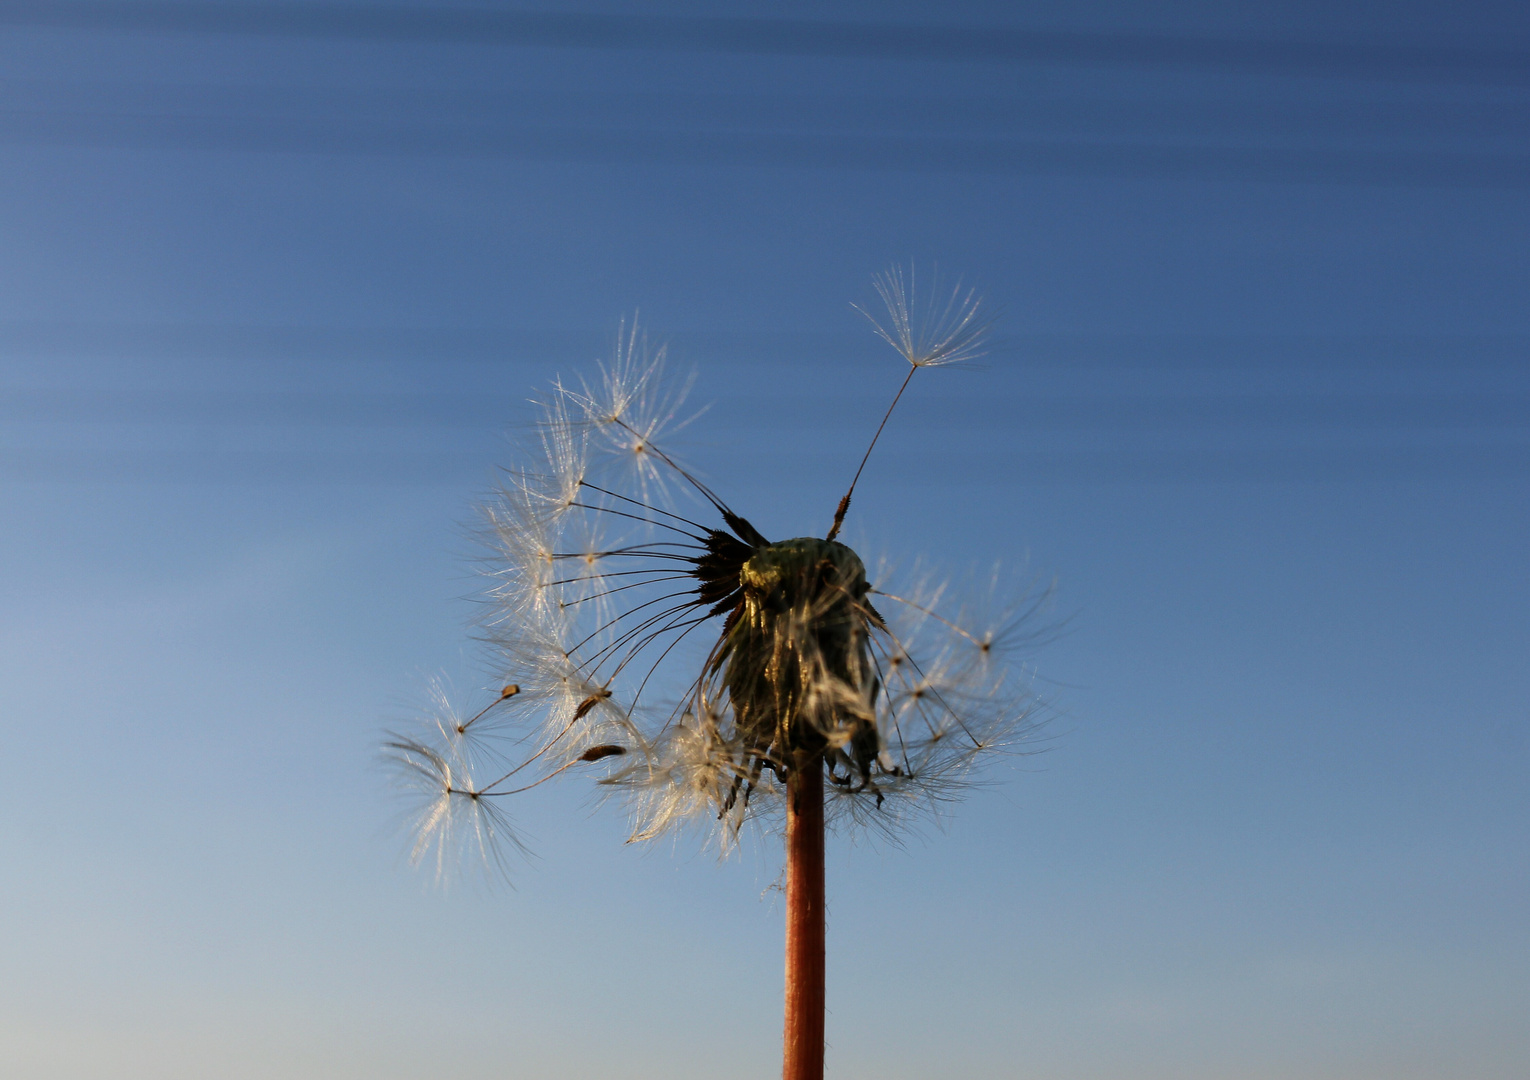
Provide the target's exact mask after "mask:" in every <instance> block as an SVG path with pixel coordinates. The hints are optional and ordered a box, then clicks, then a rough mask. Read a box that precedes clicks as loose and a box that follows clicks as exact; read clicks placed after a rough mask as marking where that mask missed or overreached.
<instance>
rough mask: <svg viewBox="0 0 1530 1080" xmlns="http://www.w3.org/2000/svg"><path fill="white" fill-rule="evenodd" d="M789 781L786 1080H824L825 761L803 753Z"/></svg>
mask: <svg viewBox="0 0 1530 1080" xmlns="http://www.w3.org/2000/svg"><path fill="white" fill-rule="evenodd" d="M795 758H796V760H795V761H794V762H793V767H792V771H791V775H790V776H789V777H788V778H787V781H786V1027H785V1033H784V1036H783V1055H782V1063H781V1077H782V1080H823V1012H824V882H823V876H824V874H823V756H822V754H820V753H810V752H808V751H803V750H799V751H797V752H796V755H795Z"/></svg>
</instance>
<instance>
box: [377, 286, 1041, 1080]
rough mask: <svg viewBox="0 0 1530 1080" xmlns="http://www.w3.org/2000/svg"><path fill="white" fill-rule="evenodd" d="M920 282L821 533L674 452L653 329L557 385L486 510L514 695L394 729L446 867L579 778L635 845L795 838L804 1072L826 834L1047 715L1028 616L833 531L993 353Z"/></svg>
mask: <svg viewBox="0 0 1530 1080" xmlns="http://www.w3.org/2000/svg"><path fill="white" fill-rule="evenodd" d="M913 284H914V282H913V272H912V270H910V271H909V273H908V274H907V275H905V274H904V273H903V272H902V271H901V270H899V269H896V268H895V269H893V270H891V271H889V272H888V273H886V274H883V275H881V276H880V277H878V278H877V279H876V288H877V291H878V292H879V294H880V295H881V298H882V300H883V303H884V305H885V308H886V314H885V317H884V318H883V319H882V320H881V321H878V320H876V319H873V322H874V323H875V324H876V326H877V331H878V333H879V334H880V335H881V336H882V337H883V338H884V339H885V340H887V341H888V342H889V343H890V344H892V346H893V347H894V348H895V349H896V350H897V351H898V353H899V354H900V355H901V356H902V357H903V359H904V360H905V361H907V363H908V365H909V370H908V373H907V376H906V377H905V379H904V381H903V384H902V386H900V387H899V389H898V391H897V394H896V395H895V396H894V398H893V402H892V405H891V406H889V408H888V412H887V416H884V417H883V420H882V424H881V426H879V427H878V428H877V431H876V433H875V435H874V436H873V438H872V440H871V444H870V446H868V448H867V451H866V455H865V456H864V457H863V458H862V459H861V462H860V466H859V467H858V468H857V470H856V472H855V474H854V477H853V478H852V480H851V483H850V487H849V489H848V490H847V491H846V494H845V496H844V498H843V499H841V501H840V503H839V505H838V507H837V508H836V510H835V512H834V515H833V519H832V522H831V524H830V527H829V529H828V530H827V533H826V535H825V536H824V537H823V538H818V537H796V538H792V539H785V540H777V541H772V540H770V539H767V538H766V537H765V536H764V535H763V534H762V533H761V532H760V531H759V530H758V529H756V528H755V527H754V526H753V525H752V524H751V523H750V522H749V521H748V520H747V519H746V518H744V517H743V516H741V515H740V514H739V513H737V512H736V511H735V510H733V509H732V508H731V507H730V506H729V505H728V504H727V503H725V502H724V501H723V500H722V498H721V497H720V496H719V495H718V494H716V493H715V492H714V491H713V490H712V489H711V488H710V487H709V486H708V485H707V484H706V483H704V482H703V481H702V480H701V479H700V478H699V477H698V476H697V474H696V472H695V471H694V470H692V469H690V468H689V467H687V466H686V465H684V464H683V463H681V462H680V461H679V460H678V459H677V458H676V457H674V456H673V455H672V454H671V453H670V452H669V451H668V450H667V449H665V446H666V444H667V438H668V436H669V435H671V434H673V432H674V430H675V429H676V428H677V427H679V426H681V425H682V424H683V423H684V421H683V420H681V419H679V410H680V408H681V406H682V403H683V401H684V397H685V390H686V389H687V387H686V386H684V385H682V386H678V387H677V386H675V385H674V384H673V383H671V382H670V381H668V380H667V379H666V378H665V357H664V353H663V350H662V349H659V350H652V349H650V348H649V347H648V345H647V343H646V341H645V340H644V338H643V337H642V335H641V334H640V332H639V331H638V329H637V328H636V326H632V327H630V328H626V327H624V328H623V332H622V335H621V338H620V342H619V347H618V350H617V353H616V357H615V359H614V360H613V361H612V362H611V363H610V364H609V365H608V366H605V367H602V368H601V369H600V371H599V374H598V377H597V378H595V379H593V380H589V381H585V382H580V383H579V384H578V385H577V387H574V386H566V385H562V384H558V385H555V386H554V388H553V391H552V393H551V394H550V395H549V396H548V397H547V398H546V399H545V400H544V401H542V402H541V407H542V422H541V425H540V428H539V440H538V445H536V446H535V447H534V451H535V452H534V453H533V454H532V455H530V456H529V457H528V460H526V461H524V462H522V463H521V465H520V466H519V467H518V468H517V469H516V470H515V471H513V472H510V473H508V474H507V475H506V479H505V482H504V484H503V486H502V488H501V490H500V491H499V492H498V494H497V495H496V496H495V498H494V499H493V500H492V501H491V502H490V504H489V505H488V507H487V508H486V510H485V522H486V525H487V531H486V537H487V540H488V543H489V545H490V548H491V550H492V560H491V566H490V574H491V584H490V589H489V593H490V599H491V601H492V603H491V604H490V605H488V610H489V612H490V615H489V616H488V618H487V619H486V620H485V624H484V631H485V637H486V639H487V640H488V642H489V643H490V645H491V646H492V648H493V649H494V651H495V655H496V657H497V658H498V663H499V664H500V665H501V666H502V669H503V671H504V675H505V678H504V687H503V689H502V690H501V691H500V693H499V696H498V697H497V698H495V699H494V700H492V701H490V702H489V703H488V704H487V705H486V706H485V707H484V708H483V709H482V710H480V711H478V712H477V713H475V714H473V715H472V716H470V717H467V718H466V719H460V718H459V717H458V715H457V714H456V713H454V712H452V711H451V709H450V708H449V706H448V705H447V704H446V701H445V699H444V696H442V695H438V698H439V699H440V700H438V702H437V707H436V709H435V711H434V714H433V717H432V718H431V720H430V721H429V722H428V723H427V724H426V726H425V731H424V733H423V734H420V735H418V736H412V735H411V736H402V735H401V736H396V737H394V738H393V739H392V740H391V741H390V742H389V743H388V744H387V748H388V751H389V753H390V754H391V756H392V758H393V760H394V762H395V764H396V766H397V767H398V769H399V772H400V775H401V776H402V778H403V779H404V780H405V782H406V784H407V785H408V786H409V787H410V789H411V790H412V791H413V792H414V793H415V794H416V795H417V796H418V797H419V798H420V800H421V802H420V805H419V806H418V807H417V810H416V813H415V816H414V819H413V825H414V835H415V842H414V846H413V849H412V855H413V857H414V859H415V861H417V862H429V863H431V864H433V865H434V866H435V867H436V869H437V872H438V873H439V872H441V871H442V869H443V868H444V867H445V866H446V865H447V863H448V861H449V859H450V858H452V857H453V856H460V855H462V854H464V853H465V854H468V855H474V856H477V857H478V858H479V859H480V860H483V861H484V862H485V863H486V864H488V865H490V866H492V867H494V868H496V869H502V868H503V866H504V862H503V853H504V851H505V849H506V847H509V848H511V849H513V848H515V847H516V846H517V845H518V842H517V840H516V837H515V835H514V833H513V832H512V831H511V828H510V821H509V818H508V816H507V815H506V814H505V812H504V809H503V807H504V803H503V802H502V801H501V800H502V799H503V798H505V797H507V796H510V795H514V794H518V793H521V792H524V791H526V790H528V789H530V788H534V787H536V786H538V785H539V784H541V783H544V782H546V781H547V780H550V779H552V778H554V777H557V776H562V775H564V774H565V773H573V774H577V775H585V776H587V777H590V778H592V779H594V781H595V782H596V783H597V784H598V785H600V787H601V789H602V790H603V791H604V792H606V793H607V794H608V795H612V796H616V797H619V798H621V799H622V800H624V801H625V802H626V803H627V804H628V806H629V807H630V810H631V813H632V818H633V827H632V834H631V839H632V840H633V841H642V840H650V839H653V838H655V837H659V836H662V835H666V834H669V833H672V832H675V831H683V830H692V831H695V832H698V833H700V834H701V837H702V839H703V842H710V843H714V844H716V845H717V846H718V847H719V848H720V849H721V850H722V851H724V852H726V851H728V850H730V849H731V848H732V847H733V846H734V845H735V844H736V843H737V842H738V840H739V838H740V835H741V833H742V831H743V830H744V829H745V828H746V827H757V828H759V829H760V830H762V831H764V832H767V833H769V832H775V831H781V832H784V834H785V847H786V909H787V934H786V949H787V976H786V988H787V1004H786V1035H785V1062H786V1064H785V1073H784V1075H785V1076H786V1077H788V1078H789V1080H801V1078H808V1077H821V1075H822V1069H823V1016H824V1000H823V986H824V979H823V975H824V858H823V854H824V836H825V832H826V830H827V829H829V828H834V829H839V830H844V831H850V832H854V831H856V830H864V829H869V830H873V831H880V832H883V833H887V834H896V833H897V832H898V830H899V829H900V828H902V827H903V826H904V824H905V823H907V822H908V821H909V819H910V818H911V817H913V816H915V815H916V814H918V813H920V812H925V813H928V812H937V811H938V810H939V809H940V808H941V807H942V806H943V805H944V804H945V803H947V802H949V801H950V800H952V799H953V798H956V797H958V796H959V795H960V794H961V793H962V792H963V791H964V790H965V788H966V787H967V785H968V784H970V783H971V782H972V777H973V769H974V767H975V766H977V765H978V764H980V763H981V762H982V761H983V759H985V758H987V757H991V756H994V755H999V754H1004V753H1009V752H1016V751H1017V750H1018V745H1017V744H1018V743H1019V741H1020V740H1021V739H1022V737H1023V736H1024V735H1025V734H1026V733H1027V731H1028V729H1029V724H1030V717H1031V715H1032V702H1031V699H1030V696H1029V694H1028V693H1027V692H1026V690H1025V687H1024V685H1022V684H1021V683H1020V682H1018V681H1017V679H1016V676H1015V673H1014V672H1013V670H1012V669H1011V666H1010V663H1009V660H1010V655H1011V648H1010V647H1011V646H1012V645H1013V643H1014V636H1015V628H1016V626H1017V625H1018V623H1019V622H1020V621H1021V620H1022V619H1023V618H1025V617H1026V616H1027V615H1028V614H1030V612H1028V611H1026V610H1023V609H1017V608H1010V609H1004V610H1000V611H999V612H998V613H997V616H996V617H995V618H993V619H991V620H990V621H989V622H987V623H986V624H970V625H969V624H968V623H967V621H966V620H965V619H964V614H965V613H964V612H963V611H962V610H961V609H960V608H959V607H956V608H953V607H952V606H951V605H950V604H948V603H947V601H946V590H945V588H944V587H943V586H942V585H941V584H940V583H939V582H937V581H934V580H933V579H930V578H928V577H927V576H925V577H922V578H921V579H920V580H916V581H914V582H913V584H911V585H908V586H905V587H903V588H901V589H898V588H889V589H887V590H885V591H884V590H883V589H882V588H881V587H880V581H881V579H882V576H881V575H878V578H879V583H878V584H876V585H874V584H873V583H872V581H871V579H870V578H869V577H868V575H867V572H866V567H865V565H864V564H863V563H862V561H861V558H860V557H859V556H858V555H857V554H856V553H855V552H854V551H852V550H851V549H850V548H849V547H847V546H845V545H844V544H842V543H839V542H838V541H837V540H836V539H835V538H836V537H837V536H838V534H839V531H840V527H841V525H842V524H843V522H844V519H845V516H846V514H847V513H848V510H849V507H850V500H851V496H852V495H853V494H854V491H855V486H856V484H857V483H858V482H859V480H860V477H861V475H862V473H863V472H864V471H865V468H866V463H867V461H868V460H869V458H870V455H871V449H872V448H873V447H874V446H875V445H876V442H877V440H878V439H879V438H880V437H881V434H882V431H883V429H884V428H885V427H886V425H887V421H888V417H890V416H891V414H892V412H893V409H894V408H895V407H896V405H897V403H898V401H899V400H900V399H901V397H902V395H903V391H904V390H905V389H906V388H907V387H908V384H909V381H910V380H911V379H912V377H913V375H914V373H915V372H917V371H919V370H920V369H921V368H925V367H936V366H941V365H945V364H952V363H956V362H958V361H961V360H965V359H970V358H972V357H974V356H977V355H979V354H980V352H981V347H982V343H983V335H984V332H985V331H986V328H987V323H986V320H985V319H984V318H982V316H981V314H980V310H979V304H978V301H977V298H976V295H975V294H973V293H972V292H970V291H967V292H963V291H962V290H961V288H960V287H959V286H958V287H957V288H956V289H955V290H954V291H953V292H952V293H951V294H950V296H949V297H946V298H944V299H938V300H931V299H928V298H925V297H922V296H920V297H918V299H919V300H921V301H923V304H922V306H921V305H918V304H916V295H917V294H916V293H915V292H914V289H913ZM917 576H918V575H916V577H917ZM984 592H985V593H987V594H988V595H989V596H990V597H991V596H992V595H994V592H995V590H993V589H986V590H984Z"/></svg>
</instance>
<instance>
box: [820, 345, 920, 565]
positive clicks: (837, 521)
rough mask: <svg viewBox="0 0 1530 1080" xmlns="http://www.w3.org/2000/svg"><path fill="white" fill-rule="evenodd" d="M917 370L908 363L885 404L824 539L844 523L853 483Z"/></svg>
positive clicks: (834, 535)
mask: <svg viewBox="0 0 1530 1080" xmlns="http://www.w3.org/2000/svg"><path fill="white" fill-rule="evenodd" d="M918 370H919V366H918V365H917V364H911V365H909V369H908V374H907V375H905V376H904V377H903V385H902V386H900V387H898V392H897V393H896V394H894V395H893V399H892V404H891V405H889V406H887V412H886V413H885V414H883V416H882V422H881V423H880V424H878V425H877V433H876V434H875V435H873V436H872V437H871V445H870V446H868V447H866V453H865V454H864V455H863V456H862V457H861V464H860V467H859V468H857V469H856V470H855V476H854V477H852V478H851V480H850V490H849V491H847V492H845V497H844V498H843V499H841V500H839V508H838V509H836V510H835V511H834V524H833V525H832V526H830V528H829V535H828V536H825V537H824V539H825V540H833V539H834V538H835V537H836V536H838V535H839V527H840V526H841V525H843V524H844V523H845V514H847V513H848V512H849V510H850V496H852V495H854V494H855V485H856V484H858V483H859V482H860V479H861V473H862V472H863V471H864V470H865V468H866V462H868V461H870V460H871V452H872V451H873V450H875V449H876V446H877V440H878V439H880V438H881V437H882V429H883V428H885V427H886V426H887V421H888V420H889V419H891V417H892V414H893V410H894V409H896V408H897V407H898V401H899V399H900V398H902V397H903V391H905V390H907V389H908V384H909V380H911V379H912V378H913V377H914V372H916V371H918Z"/></svg>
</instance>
